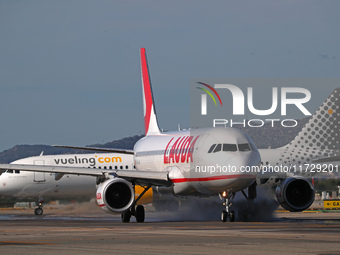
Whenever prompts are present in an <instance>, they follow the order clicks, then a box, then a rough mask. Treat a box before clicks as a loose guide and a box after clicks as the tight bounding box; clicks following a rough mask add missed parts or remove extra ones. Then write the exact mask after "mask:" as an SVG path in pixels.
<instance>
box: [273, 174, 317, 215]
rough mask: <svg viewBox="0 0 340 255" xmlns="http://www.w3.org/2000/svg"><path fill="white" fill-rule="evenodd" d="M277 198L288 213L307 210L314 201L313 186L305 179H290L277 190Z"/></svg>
mask: <svg viewBox="0 0 340 255" xmlns="http://www.w3.org/2000/svg"><path fill="white" fill-rule="evenodd" d="M275 193H276V198H277V201H278V202H279V203H280V205H281V206H282V207H283V208H285V209H286V210H288V211H291V212H300V211H303V210H306V209H307V208H308V207H310V205H311V204H312V203H313V201H314V195H315V190H314V187H313V184H312V183H311V182H310V181H309V180H307V179H306V178H304V177H289V178H287V179H285V180H284V181H283V182H281V184H280V185H279V186H277V188H276V192H275Z"/></svg>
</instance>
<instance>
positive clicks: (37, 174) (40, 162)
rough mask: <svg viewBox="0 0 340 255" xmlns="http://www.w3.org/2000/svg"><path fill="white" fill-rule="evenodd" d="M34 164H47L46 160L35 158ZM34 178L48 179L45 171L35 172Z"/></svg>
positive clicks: (37, 180) (43, 180)
mask: <svg viewBox="0 0 340 255" xmlns="http://www.w3.org/2000/svg"><path fill="white" fill-rule="evenodd" d="M33 164H34V165H37V166H43V165H45V162H44V160H34V162H33ZM33 178H34V179H33V181H34V182H45V181H46V179H45V173H43V172H34V177H33Z"/></svg>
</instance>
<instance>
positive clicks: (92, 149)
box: [52, 145, 134, 155]
mask: <svg viewBox="0 0 340 255" xmlns="http://www.w3.org/2000/svg"><path fill="white" fill-rule="evenodd" d="M52 147H58V148H66V149H79V150H88V151H103V152H115V153H122V154H132V155H133V154H134V151H133V150H125V149H113V148H95V147H80V146H68V145H52Z"/></svg>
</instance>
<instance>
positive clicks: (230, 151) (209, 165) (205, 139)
mask: <svg viewBox="0 0 340 255" xmlns="http://www.w3.org/2000/svg"><path fill="white" fill-rule="evenodd" d="M140 54H141V69H142V84H143V103H144V122H145V137H144V138H142V139H140V140H139V141H138V142H137V143H136V144H135V146H134V150H133V151H127V150H120V149H106V150H105V151H106V152H115V153H130V154H131V153H134V156H133V157H134V165H135V167H136V169H135V170H115V169H100V171H98V170H99V169H92V168H79V167H66V166H46V165H44V166H39V165H22V164H0V169H6V170H7V169H9V170H21V171H34V172H49V173H58V174H60V175H63V174H75V175H88V176H94V177H97V183H100V184H99V185H98V188H97V192H96V198H97V202H98V204H99V206H101V207H102V208H104V209H106V210H108V211H110V212H113V213H120V214H121V215H122V221H123V222H129V221H130V218H131V216H132V215H133V216H135V217H136V220H137V222H143V221H144V218H145V213H144V207H143V206H142V205H138V206H136V203H137V202H138V201H139V200H140V198H141V197H143V195H144V194H145V192H146V191H148V190H149V189H150V188H151V187H155V186H156V187H159V188H158V190H159V191H160V192H162V191H163V192H165V193H167V194H168V193H169V192H170V193H172V194H173V195H174V196H220V198H222V199H223V200H224V205H225V207H226V208H225V210H223V211H222V214H221V217H222V221H226V220H227V218H229V219H230V221H234V220H235V214H234V212H233V211H232V210H230V206H231V200H232V199H233V198H234V196H235V193H236V192H238V191H242V193H243V194H244V195H245V193H244V190H245V189H247V188H248V196H247V198H248V199H254V198H255V197H256V182H255V181H256V178H257V177H258V173H257V172H256V171H254V172H248V171H242V168H243V169H244V168H246V167H250V168H251V167H257V166H259V165H260V161H261V158H260V154H259V152H258V150H257V148H256V146H255V145H254V143H253V141H252V140H251V139H250V138H249V136H248V135H246V134H245V133H244V132H242V131H240V130H238V129H234V128H226V127H222V128H206V129H194V130H181V131H175V132H161V131H160V130H159V127H158V124H157V118H156V112H155V105H154V100H153V95H152V88H151V82H150V77H149V71H148V65H147V60H146V53H145V49H144V48H142V49H141V50H140ZM64 147H71V146H64ZM217 147H218V148H217ZM71 148H72V147H71ZM75 148H79V147H75ZM85 149H89V148H85ZM92 149H95V148H92ZM101 150H103V149H101ZM212 151H213V153H212ZM215 152H221V153H215ZM135 185H141V186H142V187H144V192H142V193H141V194H140V195H139V196H138V198H137V199H135Z"/></svg>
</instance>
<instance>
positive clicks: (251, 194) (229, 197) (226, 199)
mask: <svg viewBox="0 0 340 255" xmlns="http://www.w3.org/2000/svg"><path fill="white" fill-rule="evenodd" d="M241 192H242V194H243V195H244V197H245V198H246V199H247V201H248V210H249V211H252V207H253V204H254V199H255V198H256V197H257V192H256V182H254V183H253V184H252V185H250V186H249V187H248V196H247V194H246V193H245V192H244V190H241ZM235 194H236V193H235V192H231V193H228V192H227V191H223V192H222V193H221V194H220V198H221V199H222V200H223V205H224V206H225V210H223V211H222V213H221V220H222V222H226V221H227V220H229V221H230V222H233V221H235V212H234V211H233V210H231V206H232V201H233V199H234V197H235Z"/></svg>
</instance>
